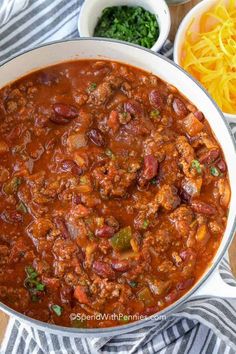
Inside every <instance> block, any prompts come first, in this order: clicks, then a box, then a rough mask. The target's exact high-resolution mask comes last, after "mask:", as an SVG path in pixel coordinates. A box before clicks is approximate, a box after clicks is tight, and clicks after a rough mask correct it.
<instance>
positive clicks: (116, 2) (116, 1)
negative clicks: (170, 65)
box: [78, 0, 171, 52]
mask: <svg viewBox="0 0 236 354" xmlns="http://www.w3.org/2000/svg"><path fill="white" fill-rule="evenodd" d="M124 5H126V6H141V7H143V8H144V9H145V10H148V11H150V12H151V13H153V14H155V15H156V17H157V21H158V24H159V30H160V34H159V37H158V39H157V41H156V43H155V44H154V45H153V46H152V48H151V50H153V51H155V52H158V51H159V50H160V49H161V47H162V46H163V44H164V43H165V41H166V39H167V37H168V35H169V32H170V25H171V20H170V12H169V8H168V6H167V4H166V2H165V1H164V0H85V1H84V3H83V5H82V7H81V10H80V14H79V19H78V30H79V34H80V36H81V37H93V33H94V29H95V27H96V24H97V22H98V19H99V18H100V17H101V14H102V11H103V9H105V8H106V7H112V6H124Z"/></svg>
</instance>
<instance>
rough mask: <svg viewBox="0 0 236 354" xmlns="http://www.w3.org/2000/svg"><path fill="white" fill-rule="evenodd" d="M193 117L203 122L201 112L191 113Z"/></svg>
mask: <svg viewBox="0 0 236 354" xmlns="http://www.w3.org/2000/svg"><path fill="white" fill-rule="evenodd" d="M193 114H194V115H195V117H196V118H197V119H198V120H199V121H200V122H203V121H204V115H203V113H202V112H200V111H196V112H194V113H193Z"/></svg>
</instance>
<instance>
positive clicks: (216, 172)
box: [210, 166, 220, 177]
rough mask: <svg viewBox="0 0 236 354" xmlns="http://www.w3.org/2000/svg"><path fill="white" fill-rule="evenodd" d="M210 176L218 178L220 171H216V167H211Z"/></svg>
mask: <svg viewBox="0 0 236 354" xmlns="http://www.w3.org/2000/svg"><path fill="white" fill-rule="evenodd" d="M210 170H211V175H212V176H214V177H218V176H219V175H220V171H219V170H218V168H216V167H214V166H213V167H211V169H210Z"/></svg>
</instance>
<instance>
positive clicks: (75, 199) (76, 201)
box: [72, 194, 81, 205]
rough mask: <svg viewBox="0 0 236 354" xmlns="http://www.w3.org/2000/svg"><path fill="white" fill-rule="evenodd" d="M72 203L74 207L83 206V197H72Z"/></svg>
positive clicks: (75, 195)
mask: <svg viewBox="0 0 236 354" xmlns="http://www.w3.org/2000/svg"><path fill="white" fill-rule="evenodd" d="M72 203H73V205H78V204H81V196H80V195H78V194H74V195H73V197H72Z"/></svg>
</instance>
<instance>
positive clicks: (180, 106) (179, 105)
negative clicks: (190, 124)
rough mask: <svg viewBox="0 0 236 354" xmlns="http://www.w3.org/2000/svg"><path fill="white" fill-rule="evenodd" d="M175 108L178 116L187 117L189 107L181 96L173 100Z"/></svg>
mask: <svg viewBox="0 0 236 354" xmlns="http://www.w3.org/2000/svg"><path fill="white" fill-rule="evenodd" d="M173 109H174V111H175V113H176V114H177V116H179V117H185V116H186V115H187V114H188V110H187V107H186V106H185V104H184V103H183V101H181V100H180V99H179V98H175V99H174V101H173Z"/></svg>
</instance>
